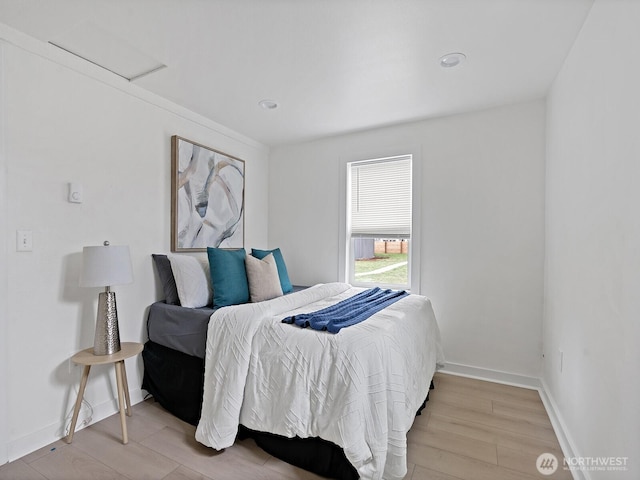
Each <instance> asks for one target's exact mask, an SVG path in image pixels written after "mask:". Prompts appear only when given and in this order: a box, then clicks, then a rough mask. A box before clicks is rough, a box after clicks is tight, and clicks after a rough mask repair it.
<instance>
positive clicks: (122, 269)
mask: <svg viewBox="0 0 640 480" xmlns="http://www.w3.org/2000/svg"><path fill="white" fill-rule="evenodd" d="M131 282H133V269H132V267H131V256H130V255H129V247H127V246H114V245H109V242H104V245H103V246H101V247H84V248H83V249H82V270H81V272H80V286H81V287H105V290H104V292H101V293H100V295H99V296H98V315H97V318H96V334H95V338H94V341H93V354H94V355H111V354H113V353H116V352H119V351H120V332H119V331H118V310H117V308H116V292H112V291H111V286H113V285H123V284H125V283H131Z"/></svg>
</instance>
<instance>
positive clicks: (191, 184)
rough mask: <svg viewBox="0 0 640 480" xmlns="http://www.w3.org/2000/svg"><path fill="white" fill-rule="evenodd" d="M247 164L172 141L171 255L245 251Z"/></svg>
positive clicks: (189, 143)
mask: <svg viewBox="0 0 640 480" xmlns="http://www.w3.org/2000/svg"><path fill="white" fill-rule="evenodd" d="M244 171H245V165H244V160H240V159H239V158H235V157H232V156H231V155H227V154H226V153H222V152H220V151H218V150H214V149H213V148H209V147H205V146H204V145H200V144H199V143H196V142H192V141H191V140H187V139H185V138H182V137H179V136H177V135H174V136H173V137H171V251H172V252H194V251H206V249H207V247H218V248H242V247H244Z"/></svg>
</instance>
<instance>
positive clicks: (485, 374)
mask: <svg viewBox="0 0 640 480" xmlns="http://www.w3.org/2000/svg"><path fill="white" fill-rule="evenodd" d="M438 371H439V372H442V373H447V374H450V375H458V376H461V377H468V378H475V379H478V380H486V381H488V382H495V383H502V384H505V385H513V386H515V387H523V388H530V389H532V390H537V391H538V393H539V394H540V399H541V400H542V404H543V405H544V408H545V410H546V411H547V415H548V416H549V420H550V421H551V426H552V427H553V431H554V432H555V434H556V437H558V443H560V448H561V449H562V453H563V455H564V456H565V458H576V457H578V455H577V454H576V449H575V443H574V442H573V440H572V439H571V435H570V434H569V430H568V429H567V427H566V424H565V422H564V421H563V419H562V415H560V410H559V409H558V406H557V404H556V402H555V401H554V399H553V397H552V396H551V395H550V394H549V393H548V392H549V389H548V387H547V384H546V382H545V381H544V379H542V378H538V377H528V376H526V375H518V374H514V373H508V372H501V371H498V370H490V369H487V368H479V367H472V366H470V365H461V364H457V363H446V364H445V366H444V367H443V368H440V369H438ZM571 474H572V475H573V478H574V480H591V476H590V475H589V473H588V472H586V471H583V470H572V471H571Z"/></svg>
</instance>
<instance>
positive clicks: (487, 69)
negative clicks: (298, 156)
mask: <svg viewBox="0 0 640 480" xmlns="http://www.w3.org/2000/svg"><path fill="white" fill-rule="evenodd" d="M592 2H593V0H0V22H2V23H4V24H6V25H9V26H10V27H13V28H15V29H17V30H20V31H22V32H24V33H26V34H28V35H31V36H33V37H36V38H37V39H40V40H42V41H44V42H49V41H51V42H54V43H56V42H61V41H64V42H66V45H69V43H71V45H73V42H74V41H75V42H77V47H78V48H79V49H81V48H83V47H84V48H85V49H90V50H91V49H96V54H109V53H110V52H111V56H114V55H113V52H112V51H111V48H112V45H104V46H103V47H104V48H101V47H100V45H101V44H102V40H100V39H95V38H94V39H92V40H91V41H89V40H88V39H85V38H84V37H82V36H81V35H80V34H78V32H85V33H86V32H91V31H95V32H102V33H103V34H104V37H105V38H111V39H112V40H113V45H116V44H117V45H119V46H122V45H125V46H128V47H129V48H130V52H131V53H132V54H136V55H142V56H143V57H144V58H145V59H147V60H149V61H150V62H151V63H152V64H153V62H154V61H155V62H156V63H157V64H164V65H166V66H167V67H166V68H163V69H161V70H158V71H156V72H155V73H151V74H149V75H147V76H144V77H141V78H139V79H137V80H134V83H136V84H137V85H139V86H140V87H142V88H145V89H148V90H150V91H152V92H154V93H156V94H158V95H160V96H162V97H165V98H167V99H169V100H172V101H174V102H175V103H178V104H180V105H182V106H184V107H187V108H189V109H190V110H193V111H195V112H197V113H199V114H201V115H203V116H205V117H208V118H210V119H212V120H214V121H216V122H218V123H221V124H223V125H225V126H227V127H229V128H232V129H234V130H236V131H238V132H240V133H242V134H244V135H247V136H249V137H252V138H254V139H255V140H258V141H260V142H262V143H264V144H266V145H270V146H275V145H281V144H287V143H293V142H299V141H303V140H308V139H313V138H319V137H323V136H328V135H335V134H339V133H344V132H351V131H356V130H362V129H368V128H372V127H377V126H382V125H392V124H397V123H402V122H407V121H411V120H417V119H424V118H429V117H435V116H442V115H448V114H452V113H458V112H463V111H470V110H477V109H482V108H487V107H491V106H496V105H501V104H508V103H513V102H518V101H525V100H529V99H536V98H542V97H543V96H544V95H545V94H546V92H547V90H548V88H549V86H550V84H551V82H552V81H553V79H554V77H555V75H556V74H557V72H558V70H559V69H560V67H561V65H562V62H563V61H564V58H565V57H566V55H567V53H568V52H569V49H570V48H571V45H572V44H573V41H574V39H575V37H576V35H577V33H578V31H579V30H580V28H581V26H582V24H583V22H584V20H585V18H586V16H587V14H588V12H589V9H590V8H591V4H592ZM101 38H102V37H101ZM50 48H56V47H53V46H51V47H50ZM449 52H463V53H465V54H466V55H467V61H466V62H465V63H464V64H462V65H461V66H459V67H456V68H450V69H444V68H441V67H440V66H439V63H438V59H439V57H440V56H442V55H443V54H445V53H449ZM115 56H116V57H121V56H124V55H121V54H117V55H115ZM131 58H132V59H135V58H138V57H134V56H132V57H131ZM132 61H133V60H132ZM265 98H267V99H272V100H275V101H277V102H278V103H279V108H277V109H276V110H264V109H261V108H260V107H259V106H258V102H259V101H260V100H262V99H265Z"/></svg>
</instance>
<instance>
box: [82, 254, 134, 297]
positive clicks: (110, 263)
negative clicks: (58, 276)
mask: <svg viewBox="0 0 640 480" xmlns="http://www.w3.org/2000/svg"><path fill="white" fill-rule="evenodd" d="M131 282H133V268H132V267H131V256H130V255H129V247H127V246H118V245H108V246H101V247H84V248H83V249H82V271H81V272H80V286H81V287H107V286H111V285H123V284H125V283H131Z"/></svg>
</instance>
